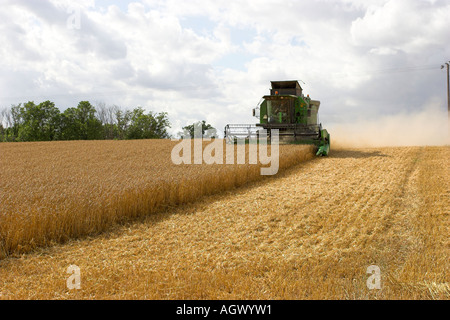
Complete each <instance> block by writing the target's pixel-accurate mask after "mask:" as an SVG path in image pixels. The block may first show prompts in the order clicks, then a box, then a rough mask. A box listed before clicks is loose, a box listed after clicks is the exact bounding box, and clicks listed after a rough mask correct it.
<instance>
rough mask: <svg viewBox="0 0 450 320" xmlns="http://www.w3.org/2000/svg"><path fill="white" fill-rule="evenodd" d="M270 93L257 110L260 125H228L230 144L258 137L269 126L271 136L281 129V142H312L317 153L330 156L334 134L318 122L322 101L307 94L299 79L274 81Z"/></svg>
mask: <svg viewBox="0 0 450 320" xmlns="http://www.w3.org/2000/svg"><path fill="white" fill-rule="evenodd" d="M271 84H272V88H271V90H270V95H267V96H264V97H263V98H262V99H261V103H260V104H259V106H258V107H257V108H255V109H253V116H255V117H258V118H259V123H257V124H254V125H252V124H228V125H226V126H225V139H226V141H227V143H235V142H236V141H237V139H246V141H250V139H252V138H254V139H257V138H258V137H259V131H260V130H262V129H265V130H266V131H267V136H268V139H270V135H271V131H272V130H273V129H275V130H278V132H279V141H280V144H311V145H315V146H316V148H317V152H316V155H318V156H326V155H328V153H329V151H330V134H329V133H328V131H327V130H326V129H323V128H322V124H320V123H319V121H318V112H319V107H320V101H317V100H311V98H310V97H309V95H308V96H306V97H305V96H304V95H303V89H302V87H301V86H300V84H299V83H298V81H295V80H294V81H271Z"/></svg>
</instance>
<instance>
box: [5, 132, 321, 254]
mask: <svg viewBox="0 0 450 320" xmlns="http://www.w3.org/2000/svg"><path fill="white" fill-rule="evenodd" d="M176 144H177V142H172V141H169V140H145V141H84V142H83V141H71V142H43V143H14V144H7V143H2V144H0V166H1V168H2V169H1V170H0V190H1V191H0V213H1V214H0V258H2V257H5V256H7V255H9V254H11V253H21V252H28V251H30V250H31V249H33V248H36V247H38V246H45V245H48V244H51V243H53V242H62V241H65V240H67V239H70V238H74V237H79V236H83V235H89V234H96V233H99V232H102V231H104V230H106V229H108V228H109V227H110V226H111V225H113V224H115V223H120V222H124V221H127V220H130V219H134V218H136V217H139V216H145V215H148V214H151V213H154V212H156V211H158V210H160V209H162V208H163V207H167V206H175V205H179V204H183V203H188V202H191V201H194V200H196V199H198V198H199V197H201V196H204V195H208V194H213V193H216V192H220V191H224V190H228V189H230V188H233V187H237V186H240V185H242V184H245V183H247V182H248V181H252V180H256V179H259V178H260V177H261V175H260V167H261V166H262V165H261V163H259V164H258V165H250V164H248V160H247V161H246V163H247V164H242V165H238V164H230V165H227V164H224V165H218V164H214V165H206V164H203V165H194V164H191V165H188V164H182V165H174V164H173V163H172V161H171V150H172V149H173V147H174V146H175V145H176ZM208 144H209V143H208V142H204V146H203V147H205V146H206V145H208ZM224 149H225V148H224ZM248 152H249V150H248V146H247V150H246V154H247V159H248ZM312 156H313V155H312V147H309V146H280V169H282V168H286V167H289V166H291V165H293V164H296V163H298V162H300V161H302V160H305V159H308V158H311V157H312ZM193 157H194V154H192V158H193ZM236 157H237V152H235V158H236ZM224 158H225V154H224ZM192 163H193V162H192Z"/></svg>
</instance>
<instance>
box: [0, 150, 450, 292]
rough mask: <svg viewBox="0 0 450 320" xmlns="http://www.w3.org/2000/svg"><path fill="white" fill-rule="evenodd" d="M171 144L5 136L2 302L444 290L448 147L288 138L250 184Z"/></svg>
mask: <svg viewBox="0 0 450 320" xmlns="http://www.w3.org/2000/svg"><path fill="white" fill-rule="evenodd" d="M167 143H168V142H163V141H156V142H148V141H147V142H145V141H141V142H70V143H48V144H46V143H43V144H40V143H36V144H23V145H19V144H17V145H16V144H11V145H0V152H1V158H0V161H1V163H2V172H1V177H0V178H1V180H0V188H1V201H2V202H1V209H2V212H1V214H2V216H1V219H2V220H1V224H0V228H1V229H0V230H1V237H2V245H3V250H4V253H5V254H6V253H7V254H9V256H8V257H6V258H4V259H2V260H0V298H1V299H449V298H450V279H449V262H448V261H449V253H450V240H449V237H448V235H449V234H450V233H449V231H450V230H449V197H450V174H449V170H450V169H449V168H450V166H449V159H450V148H449V147H401V148H394V147H392V148H366V149H333V150H332V152H331V153H330V156H329V157H324V158H314V157H312V156H309V154H310V152H309V151H308V150H305V149H301V148H302V147H301V146H286V148H281V150H280V158H281V159H280V161H281V163H282V166H283V168H284V169H283V170H280V173H278V174H277V175H276V176H274V177H269V178H261V176H259V170H255V172H254V175H253V174H251V173H248V172H253V171H251V170H254V168H253V169H250V168H249V167H248V165H241V166H229V167H225V166H218V167H214V166H211V167H208V168H205V167H204V166H193V165H192V166H184V167H183V166H182V167H177V168H173V167H172V165H171V164H168V163H164V162H162V161H161V157H162V156H161V154H164V153H167V152H169V153H170V151H167V150H168V149H170V148H171V147H170V146H168V145H167ZM169 144H170V142H169ZM281 147H283V146H281ZM158 159H159V161H158ZM169 159H170V155H169ZM307 159H309V160H308V161H302V160H307ZM280 166H281V165H280ZM37 167H39V168H37ZM255 168H256V167H255ZM222 170H225V171H222ZM249 170H250V171H249ZM189 178H190V179H191V180H189ZM183 179H184V180H183ZM251 180H253V182H248V183H246V184H245V185H244V183H245V182H247V181H251ZM174 185H177V186H182V187H177V188H176V189H174V188H173V186H174ZM203 185H204V186H203ZM158 186H159V188H160V189H158ZM171 186H172V188H171ZM234 186H240V187H239V188H234ZM155 188H156V189H155ZM190 188H193V189H195V190H196V191H195V192H194V191H192V192H190V193H188V194H189V196H187V195H185V196H183V194H184V193H185V192H187V191H186V190H190ZM155 190H159V191H158V192H159V193H158V192H156V194H158V198H157V199H160V200H159V201H160V203H159V204H158V203H156V202H155V201H153V200H152V201H150V200H149V199H151V198H152V196H151V194H154V193H155ZM175 190H176V191H175ZM205 190H213V191H211V192H215V194H209V195H208V191H205ZM163 194H164V196H163ZM200 195H204V196H203V197H201V198H200ZM196 198H198V199H196ZM152 199H153V198H152ZM194 200H196V201H194ZM149 202H151V204H149ZM188 202H189V203H188ZM183 203H184V204H183ZM159 205H161V206H160V207H159ZM73 216H75V217H73ZM138 216H139V218H138ZM123 217H126V219H125V218H123ZM117 222H121V223H120V224H118V223H117ZM104 230H107V231H108V232H103V233H100V231H104ZM77 237H78V238H77ZM63 240H64V241H63ZM58 242H61V244H57V243H58ZM62 242H63V243H62ZM50 244H51V246H47V247H43V245H50ZM32 248H34V250H33V251H31V252H29V253H27V254H21V252H25V251H29V250H30V249H32ZM70 265H76V266H78V267H79V268H80V271H81V277H80V279H81V289H69V288H68V287H67V285H66V284H67V282H66V281H67V279H68V278H69V276H70V275H69V274H68V273H67V269H68V267H69V266H70ZM371 265H376V266H377V267H378V268H379V270H380V276H381V283H380V289H369V288H368V286H367V280H368V278H369V276H370V274H368V273H367V268H368V267H369V266H371Z"/></svg>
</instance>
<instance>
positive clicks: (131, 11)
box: [0, 0, 450, 133]
mask: <svg viewBox="0 0 450 320" xmlns="http://www.w3.org/2000/svg"><path fill="white" fill-rule="evenodd" d="M0 5H1V11H0V43H1V46H0V58H1V59H0V90H1V91H0V108H2V107H9V106H10V105H11V104H17V103H20V102H26V101H30V100H31V101H35V102H41V101H45V100H51V101H53V102H55V103H56V105H57V106H58V107H59V108H60V109H61V111H63V110H65V109H66V108H68V107H74V106H76V105H77V104H78V102H79V101H81V100H89V101H90V102H91V103H93V104H94V105H95V104H96V103H99V102H104V103H106V104H107V105H113V104H115V105H119V106H121V107H122V108H134V107H137V106H142V107H145V108H146V109H147V110H152V111H156V112H160V111H166V112H168V113H169V118H170V120H171V123H172V132H173V133H176V132H178V131H180V129H181V127H182V126H184V125H186V124H189V123H192V122H194V121H198V120H202V119H205V120H206V121H207V122H209V123H211V124H212V125H213V126H215V127H216V128H217V129H219V131H222V130H223V127H224V126H225V124H227V123H256V121H257V119H255V118H253V117H252V116H251V110H252V108H254V107H255V106H256V105H257V104H258V102H259V100H260V98H261V97H262V96H263V95H265V94H268V93H269V87H270V81H272V80H301V81H302V82H301V85H302V86H303V88H304V93H307V94H309V95H310V96H311V97H312V98H313V99H316V100H320V101H321V109H320V120H321V122H322V123H323V125H324V127H328V128H334V127H337V126H339V125H341V126H342V124H350V123H355V122H358V121H359V123H361V121H372V122H371V123H372V125H373V124H374V122H375V123H376V121H378V120H379V119H386V117H388V116H391V115H392V116H397V117H398V118H397V119H398V120H399V121H401V122H408V120H407V119H408V118H407V117H408V115H415V116H416V118H414V119H416V120H417V115H420V114H429V113H434V114H440V117H438V118H442V115H445V114H446V108H447V100H446V72H445V70H441V68H440V67H441V65H442V64H443V63H445V62H446V61H449V60H450V41H449V40H450V0H372V1H367V0H316V1H312V0H283V1H281V0H258V1H256V0H254V1H243V0H237V1H236V0H214V1H205V0H201V1H199V0H183V1H181V0H142V1H125V0H122V1H106V0H96V1H94V0H82V1H77V2H76V3H75V2H74V1H66V0H0ZM433 120H434V119H431V120H430V121H433ZM417 122H419V123H420V122H421V120H417ZM394 127H395V125H394ZM374 130H383V127H377V126H376V125H375V126H374Z"/></svg>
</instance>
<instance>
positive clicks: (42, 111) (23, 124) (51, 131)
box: [12, 101, 60, 141]
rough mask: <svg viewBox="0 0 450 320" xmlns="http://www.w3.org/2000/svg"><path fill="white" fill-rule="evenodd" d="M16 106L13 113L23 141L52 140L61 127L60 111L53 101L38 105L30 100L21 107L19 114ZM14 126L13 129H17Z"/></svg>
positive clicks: (20, 138)
mask: <svg viewBox="0 0 450 320" xmlns="http://www.w3.org/2000/svg"><path fill="white" fill-rule="evenodd" d="M17 111H18V110H17V109H16V107H14V108H13V109H12V113H13V114H14V117H18V118H20V120H15V123H16V126H17V124H18V123H19V125H18V127H19V130H18V137H19V140H21V141H50V140H53V139H54V138H55V135H56V133H57V130H58V127H59V121H60V112H59V109H58V108H56V107H55V104H54V103H53V102H51V101H45V102H42V103H40V104H38V105H36V104H35V103H34V102H33V101H29V102H27V103H26V104H24V106H23V107H21V108H20V111H19V115H17ZM16 129H17V127H16V128H13V130H16ZM14 133H15V132H14Z"/></svg>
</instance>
